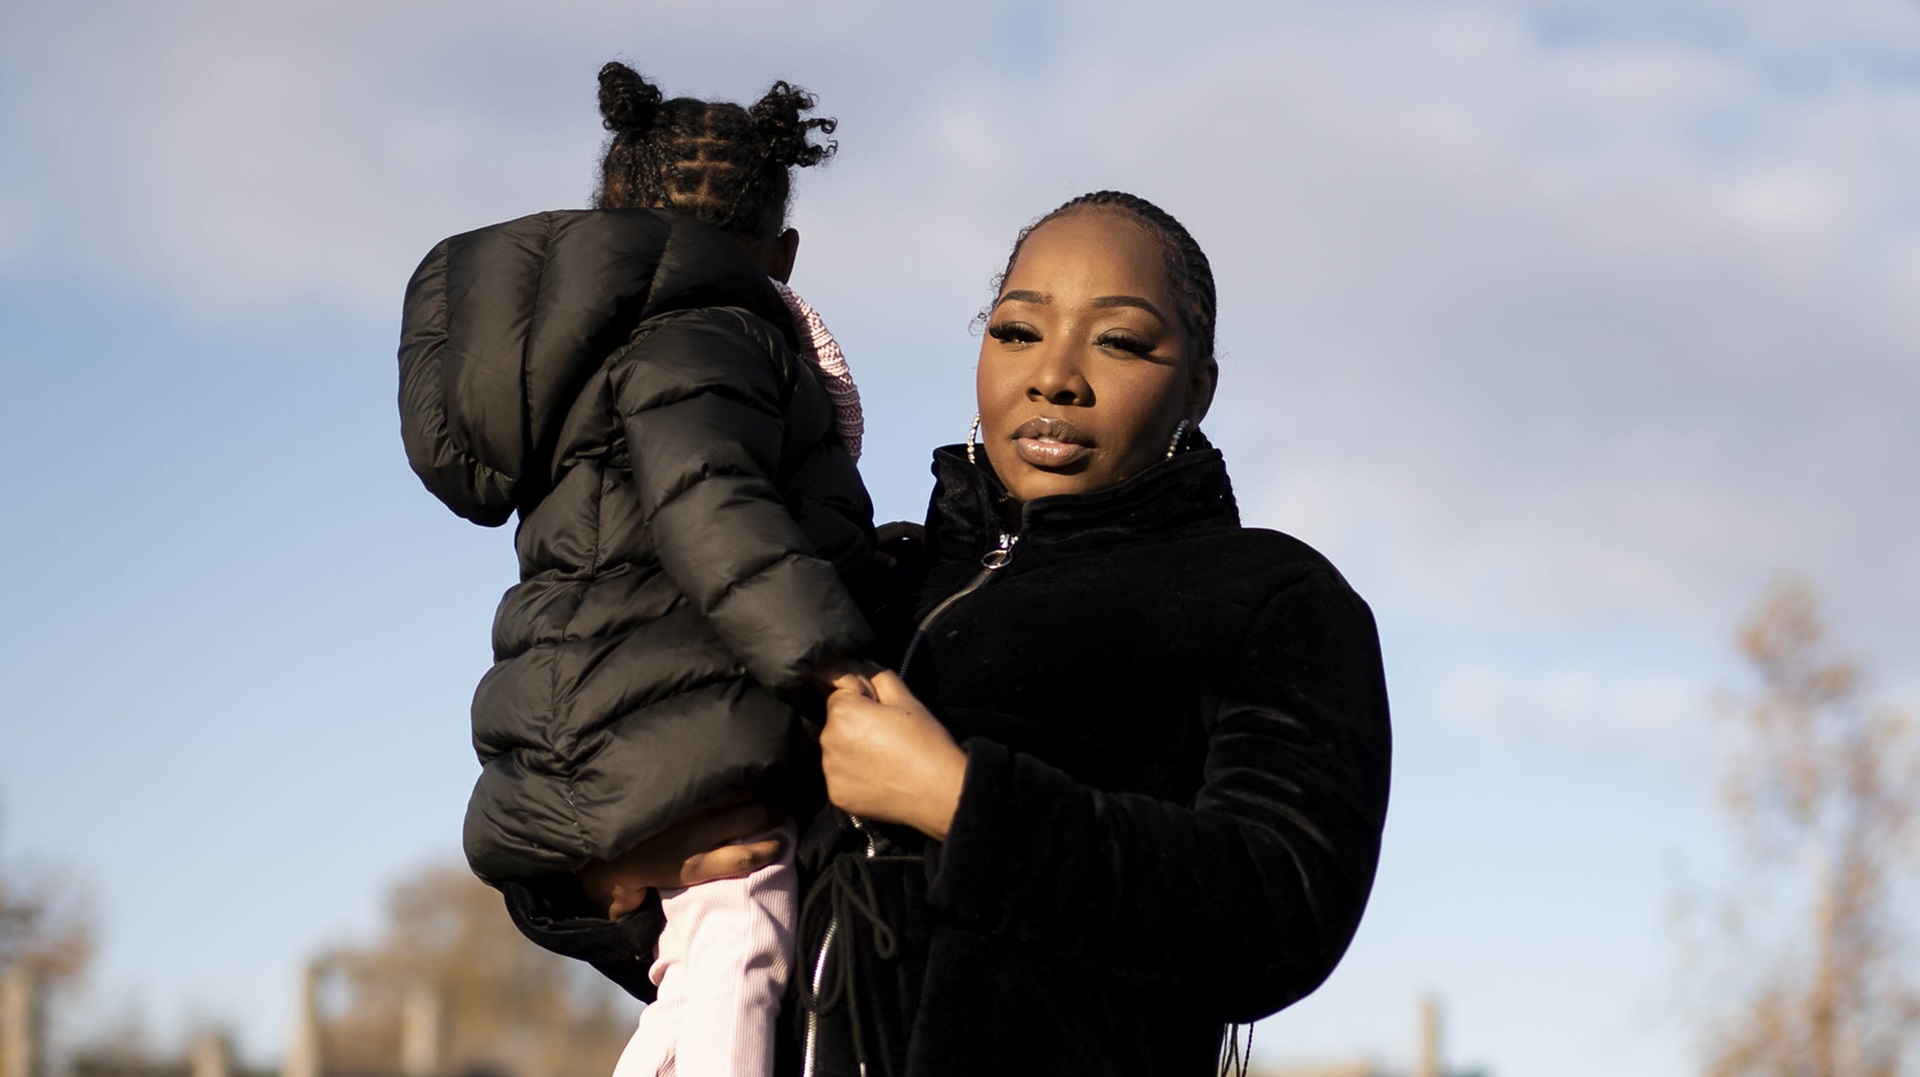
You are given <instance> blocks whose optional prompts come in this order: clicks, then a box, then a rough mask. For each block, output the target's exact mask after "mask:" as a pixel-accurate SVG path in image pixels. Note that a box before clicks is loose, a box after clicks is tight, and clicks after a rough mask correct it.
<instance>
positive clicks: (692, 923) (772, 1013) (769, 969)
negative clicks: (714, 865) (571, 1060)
mask: <svg viewBox="0 0 1920 1077" xmlns="http://www.w3.org/2000/svg"><path fill="white" fill-rule="evenodd" d="M771 834H778V835H780V836H781V837H782V839H783V841H782V845H783V849H782V852H781V856H780V859H779V860H777V861H775V862H774V863H771V864H768V865H767V866H766V867H764V868H761V869H760V870H758V871H756V872H754V873H753V874H751V875H747V876H744V877H742V878H738V879H716V880H714V881H712V882H706V883H701V884H700V885H698V886H683V887H679V888H676V889H673V890H662V891H660V905H661V909H662V911H663V912H665V914H666V918H667V925H666V928H665V929H664V930H663V931H661V933H660V949H659V952H658V954H657V955H656V956H655V957H654V961H653V967H652V968H650V969H648V970H647V976H648V978H649V979H651V980H652V981H653V983H654V986H655V987H658V988H659V989H660V993H659V997H658V998H657V999H655V1000H654V1002H653V1004H652V1005H650V1006H648V1007H647V1008H646V1009H645V1010H643V1011H641V1013H640V1027H639V1028H638V1029H636V1030H635V1031H634V1033H633V1039H631V1040H629V1041H628V1042H627V1049H626V1050H625V1051H623V1052H622V1053H621V1055H620V1062H619V1064H618V1065H616V1066H614V1068H613V1074H614V1077H769V1075H770V1074H771V1073H772V1072H773V1033H774V1020H775V1019H776V1018H777V1017H779V1016H780V995H781V993H782V992H783V991H785V990H786V986H787V975H788V971H789V968H790V966H791V964H792V953H793V920H794V913H795V908H794V907H795V905H796V904H797V903H798V893H797V892H798V889H799V884H798V882H797V881H796V878H795V875H794V870H793V846H794V841H795V833H794V826H793V824H792V823H786V824H784V825H782V826H781V827H779V828H778V829H776V830H774V831H770V832H769V833H768V834H757V835H755V836H754V837H752V838H749V839H747V840H749V841H758V840H761V839H762V838H765V837H768V836H770V835H771Z"/></svg>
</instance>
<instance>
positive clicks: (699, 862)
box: [680, 838, 781, 886]
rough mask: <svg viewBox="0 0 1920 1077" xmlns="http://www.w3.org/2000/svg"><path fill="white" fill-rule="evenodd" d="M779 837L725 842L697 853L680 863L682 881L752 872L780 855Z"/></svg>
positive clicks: (726, 877)
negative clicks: (738, 842)
mask: <svg viewBox="0 0 1920 1077" xmlns="http://www.w3.org/2000/svg"><path fill="white" fill-rule="evenodd" d="M780 850H781V841H780V839H779V838H765V839H762V840H760V841H753V842H747V843H745V844H740V845H722V846H720V847H719V848H717V849H708V850H707V851H705V852H701V853H695V854H693V855H692V856H690V857H687V859H686V860H685V861H683V862H682V863H681V865H680V885H682V886H693V885H695V884H696V883H704V882H712V881H713V880H715V879H730V878H733V877H735V876H739V875H749V874H752V873H753V872H755V871H758V870H760V869H761V868H763V867H766V866H767V865H768V864H771V863H773V862H774V861H775V860H778V859H780Z"/></svg>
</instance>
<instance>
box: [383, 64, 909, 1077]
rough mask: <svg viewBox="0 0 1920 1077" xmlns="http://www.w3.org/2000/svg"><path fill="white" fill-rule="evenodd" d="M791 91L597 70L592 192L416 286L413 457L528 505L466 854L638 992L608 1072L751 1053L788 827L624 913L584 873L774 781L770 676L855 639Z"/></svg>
mask: <svg viewBox="0 0 1920 1077" xmlns="http://www.w3.org/2000/svg"><path fill="white" fill-rule="evenodd" d="M812 107H813V99H812V98H811V96H809V95H808V94H806V93H805V92H804V91H801V90H797V89H794V88H792V87H789V86H788V85H787V84H786V83H776V84H775V85H774V87H773V88H772V89H771V90H770V91H769V92H768V93H767V95H766V96H765V97H763V98H762V99H761V100H760V101H759V102H758V103H756V104H754V105H753V106H752V107H751V108H742V107H741V106H739V105H735V104H729V103H722V102H704V101H696V100H692V99H690V98H676V99H673V100H662V96H661V94H660V91H659V90H658V89H656V88H655V87H654V86H653V85H652V84H650V83H648V82H647V81H646V80H644V79H643V78H641V77H640V75H638V74H637V73H635V72H634V71H633V70H632V69H631V68H629V67H627V66H626V65H624V64H619V63H611V64H608V65H607V66H606V67H605V68H603V69H602V70H601V72H600V110H601V114H602V117H603V119H604V122H605V125H606V127H607V129H608V130H609V131H611V132H612V137H611V139H610V141H609V143H608V147H607V151H606V155H605V159H604V161H603V164H602V168H601V177H600V184H599V190H598V192H597V194H596V196H595V200H594V202H595V209H593V210H586V211H570V212H551V213H541V214H535V215H534V216H531V217H523V218H521V219H519V220H515V221H509V222H507V223H505V224H500V225H495V226H493V227H490V228H483V229H480V230H479V231H476V232H469V233H465V234H463V235H458V236H454V237H452V238H450V239H448V240H445V241H443V242H442V243H440V244H439V245H438V246H436V247H435V248H434V250H433V251H432V252H431V253H430V254H429V255H428V256H427V258H426V260H425V261H424V262H423V263H422V264H421V266H420V268H419V270H418V271H416V272H415V274H414V277H413V280H412V281H411V283H410V284H409V285H408V288H407V296H406V306H405V316H404V325H403V330H402V336H401V345H400V384H401V390H400V410H401V418H402V432H403V435H404V440H405V443H406V449H407V456H408V459H409V461H410V462H411V463H412V465H413V468H414V470H415V472H416V473H418V474H419V476H420V478H421V480H422V481H423V482H424V483H425V484H426V486H427V488H428V489H429V490H431V491H432V492H433V493H434V494H435V495H436V496H438V497H439V498H440V499H441V500H442V501H444V502H446V504H447V505H448V506H449V507H450V508H452V509H453V510H454V511H455V512H457V513H459V514H460V515H462V516H464V517H466V518H468V519H470V520H473V521H475V522H476V523H480V524H485V525H488V526H494V525H498V524H501V523H504V522H505V521H506V520H507V519H509V518H510V517H512V516H513V515H515V514H516V513H517V514H518V516H519V526H518V530H517V533H516V537H515V547H516V549H517V552H518V554H519V561H520V583H519V584H517V585H516V586H514V587H513V588H512V589H511V590H509V591H508V592H507V593H506V596H505V597H504V598H503V599H502V601H501V603H500V608H499V612H498V614H497V616H496V618H495V622H494V630H493V646H494V656H495V663H494V665H493V668H492V669H491V670H489V671H488V673H487V674H486V676H485V677H484V678H482V680H481V682H480V686H479V688H478V690H477V691H476V693H475V695H474V700H473V736H474V744H475V746H476V748H477V749H478V752H479V755H480V759H481V762H482V770H481V775H480V779H479V781H478V783H477V784H476V786H475V787H474V792H473V797H472V800H471V802H470V803H469V805H468V809H467V821H466V833H465V846H466V852H467V857H468V860H469V862H470V863H471V865H472V867H473V869H474V871H475V873H476V874H478V875H479V876H480V877H481V878H483V879H485V880H486V881H487V882H489V883H491V884H493V885H494V886H496V887H498V888H499V889H501V891H502V892H503V893H504V894H505V895H506V898H507V904H508V908H509V910H510V911H511V912H512V914H513V916H514V919H515V922H516V923H518V924H519V925H520V927H521V929H522V930H523V931H524V932H526V933H527V935H528V936H529V937H531V938H533V939H534V940H535V941H536V942H539V943H541V944H542V945H545V946H547V947H548V948H550V949H554V950H558V951H560V952H562V953H568V954H571V955H573V956H576V957H581V958H584V959H587V960H590V961H592V962H593V963H594V964H595V966H596V967H598V968H600V969H601V970H602V971H603V972H605V973H607V974H608V975H609V976H612V977H613V978H614V979H616V980H618V981H619V982H621V984H622V985H623V986H625V987H627V988H628V989H629V990H630V991H633V992H634V993H635V994H638V995H640V996H641V997H643V998H645V997H647V996H649V995H652V994H654V993H655V990H656V989H657V997H655V998H654V999H653V1002H652V1005H650V1006H649V1007H648V1008H647V1010H646V1011H645V1013H644V1015H643V1016H642V1018H641V1021H640V1027H639V1029H638V1031H637V1032H636V1033H635V1035H634V1038H633V1042H632V1043H631V1044H629V1046H628V1048H627V1051H626V1054H625V1055H624V1056H623V1057H622V1059H621V1062H620V1066H619V1070H618V1071H617V1072H618V1073H619V1074H621V1075H622V1077H629V1075H631V1077H643V1075H645V1077H651V1075H654V1074H667V1073H678V1074H767V1073H769V1072H770V1070H771V1064H772V1034H773V1022H774V1020H775V1018H776V1016H777V1014H778V1011H779V1005H780V1001H779V1000H780V996H781V993H782V990H783V989H784V986H785V982H786V979H787V975H788V963H789V960H790V951H791V949H792V931H793V919H794V904H795V895H794V889H795V883H794V877H793V868H792V845H793V842H792V839H791V826H790V825H789V826H788V828H787V833H786V837H785V840H784V842H783V845H784V848H785V853H784V855H783V856H782V857H781V859H780V860H779V861H777V862H775V863H772V864H769V865H767V866H765V867H761V868H759V869H758V870H755V871H754V872H753V873H752V874H750V875H748V876H746V877H744V878H736V879H724V880H718V881H713V882H706V883H702V884H700V885H697V886H692V887H684V888H678V889H667V890H663V891H660V892H659V894H658V897H659V900H658V901H657V902H653V901H649V902H648V903H647V904H645V905H644V906H642V907H640V908H639V909H638V910H637V911H634V912H632V913H631V915H626V916H624V917H622V918H621V919H620V920H619V921H617V922H614V921H609V920H608V919H607V916H608V915H609V912H608V906H607V905H602V906H600V907H599V908H598V909H597V910H596V909H593V908H591V907H589V905H588V903H587V902H586V901H585V899H584V896H583V894H582V890H581V883H580V882H579V881H578V879H577V878H576V875H577V873H580V872H581V871H582V870H583V869H593V870H596V871H600V872H602V874H604V872H605V868H606V865H608V864H609V863H610V862H611V863H614V864H618V863H620V858H621V856H622V854H623V853H629V852H630V851H632V850H634V849H635V848H636V847H637V846H639V845H640V843H642V842H643V841H645V840H646V839H648V838H649V837H652V836H655V835H658V834H660V833H661V832H662V831H663V830H664V829H666V828H667V827H669V826H670V825H672V824H674V823H675V822H676V821H680V820H683V819H685V818H687V817H688V816H689V815H691V814H693V813H695V812H697V811H699V810H700V809H703V808H705V807H707V806H709V805H711V804H713V803H715V802H716V801H720V800H722V799H724V798H726V797H727V796H729V795H738V793H739V791H741V790H754V791H757V795H760V796H762V797H766V798H773V799H777V797H778V790H779V789H780V788H781V786H782V784H783V781H784V779H785V777H786V775H788V774H789V773H790V772H791V770H792V768H793V761H794V759H795V758H796V754H797V748H798V746H799V743H800V734H798V732H797V731H796V722H795V720H794V719H795V714H794V711H793V709H792V706H791V705H790V703H789V698H790V694H794V693H798V692H800V691H803V690H804V683H805V681H806V680H807V678H809V677H810V676H822V675H826V676H831V675H832V673H833V672H834V671H835V670H840V669H844V668H848V667H847V664H846V663H845V662H844V660H845V659H848V658H849V657H850V656H853V655H855V654H857V653H858V652H860V651H862V650H864V649H865V648H867V647H869V646H870V645H871V643H872V637H871V632H870V630H869V628H868V626H867V624H866V622H865V621H864V620H863V618H862V616H861V614H860V612H859V610H858V609H857V608H856V607H855V604H854V602H853V600H852V598H851V597H850V596H849V594H848V591H847V589H846V587H845V586H844V585H843V582H842V576H841V573H843V572H857V571H860V570H861V569H862V568H863V567H864V566H866V565H867V564H868V563H869V561H870V560H871V558H872V556H873V550H874V541H873V522H872V516H873V510H872V506H871V503H870V502H869V501H868V498H867V494H866V490H865V488H864V487H863V486H862V485H861V482H860V477H859V474H858V472H857V471H856V470H855V469H854V458H855V456H856V455H857V454H858V452H859V448H860V433H861V416H860V406H859V396H858V393H857V392H856V390H855V388H854V385H853V381H852V379H851V377H850V376H849V375H848V373H847V369H846V363H845V361H844V359H842V358H841V356H840V354H839V349H838V347H837V346H836V345H835V344H834V343H833V338H832V336H831V335H830V334H828V333H827V332H826V328H825V326H824V325H823V324H821V322H820V319H819V316H818V315H817V314H815V313H814V312H813V311H812V309H811V308H809V307H808V306H807V305H806V304H805V303H804V302H803V301H801V300H800V299H799V298H798V297H797V296H795V295H793V293H792V292H791V291H790V290H788V289H787V288H786V286H785V284H784V283H783V282H784V280H785V279H786V277H787V276H788V274H789V273H790V272H791V270H792V266H793V259H794V255H795V251H796V249H797V246H798V240H799V237H798V234H797V233H796V232H794V231H793V230H792V229H790V228H787V227H786V212H787V202H788V197H789V192H790V190H791V186H790V171H791V170H792V169H793V168H796V167H800V168H804V167H808V166H811V165H814V164H818V163H819V162H820V161H822V160H823V159H825V158H826V157H827V156H828V155H829V154H831V152H832V151H833V149H834V146H833V144H832V143H828V144H826V145H824V146H823V145H815V144H812V143H811V142H810V141H809V135H810V134H811V133H812V132H813V131H816V130H818V131H821V132H823V133H829V134H830V133H831V132H832V130H833V121H831V120H824V119H806V118H804V114H805V113H806V112H807V111H808V110H810V109H811V108H812ZM597 885H598V886H599V887H600V888H601V889H602V890H603V891H604V889H605V888H606V887H607V885H608V884H606V883H605V882H604V881H599V882H597ZM612 889H613V892H614V893H615V894H616V896H617V895H619V894H620V893H621V891H620V889H619V887H618V886H617V885H614V886H613V888H612ZM626 893H627V896H629V897H630V896H631V893H632V891H631V889H629V890H628V891H627V892H626ZM601 897H602V899H603V900H604V899H605V893H604V892H603V893H602V894H601ZM633 904H635V902H634V901H631V900H618V899H617V900H615V901H614V902H613V904H612V910H613V912H615V913H620V912H625V911H626V910H627V909H628V908H630V907H631V906H632V905H633ZM596 912H597V914H598V916H597V917H596V915H595V913H596ZM661 917H664V925H662V923H661ZM656 932H657V933H658V947H657V951H656V949H655V946H654V936H655V934H656ZM642 973H644V976H643V975H641V974H642Z"/></svg>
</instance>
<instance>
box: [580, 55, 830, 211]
mask: <svg viewBox="0 0 1920 1077" xmlns="http://www.w3.org/2000/svg"><path fill="white" fill-rule="evenodd" d="M814 103H815V102H814V97H813V95H812V94H810V93H808V92H806V91H805V90H802V89H800V88H798V87H796V86H791V85H789V84H787V83H785V82H776V83H774V84H773V88H772V89H770V90H768V91H767V93H766V96H764V97H762V98H761V99H760V100H759V101H758V102H756V103H755V104H754V105H753V107H752V108H742V107H741V106H739V105H736V104H733V103H732V102H729V101H700V100H697V99H695V98H691V97H676V98H673V99H671V100H663V95H662V94H661V92H660V90H659V88H658V87H656V86H654V85H653V84H652V83H651V82H648V81H647V80H646V79H645V78H643V77H642V76H641V75H640V73H639V72H637V71H635V70H634V69H633V68H631V67H628V66H627V65H626V64H623V63H619V62H618V61H615V62H613V63H609V64H607V65H606V66H605V67H602V68H601V69H600V117H601V123H602V125H603V126H605V127H606V129H607V130H608V131H610V132H612V136H611V137H610V138H609V139H608V140H607V149H606V154H605V156H604V157H603V158H602V160H601V164H600V184H599V187H598V188H597V189H596V190H595V191H594V196H593V205H594V208H596V209H628V208H635V207H643V206H667V207H671V208H673V209H677V210H680V211H682V212H684V213H689V214H692V215H693V216H695V217H698V218H699V219H701V220H703V221H705V222H707V223H708V224H711V225H713V226H714V227H716V228H720V229H723V230H725V231H728V232H731V233H733V234H734V235H736V236H739V237H742V238H744V239H748V240H762V241H763V240H770V239H772V238H774V237H775V236H776V235H778V234H779V232H780V229H781V228H782V227H783V226H784V225H785V223H786V218H787V203H788V200H789V199H790V198H791V196H792V193H793V184H792V178H791V172H792V170H793V169H795V168H811V167H812V166H814V165H817V164H820V163H821V162H823V161H825V160H827V159H828V158H830V157H832V156H833V154H834V151H835V150H837V149H838V148H839V146H838V144H837V143H835V142H833V141H832V140H828V141H827V142H825V143H824V144H816V143H814V142H812V141H811V140H810V136H811V135H812V134H813V132H815V131H818V132H820V133H821V134H825V135H830V134H832V133H833V131H834V127H835V126H836V125H835V122H834V121H833V120H830V119H821V118H814V119H808V118H806V117H805V115H804V114H805V113H806V112H808V111H810V110H812V108H813V106H814Z"/></svg>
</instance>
